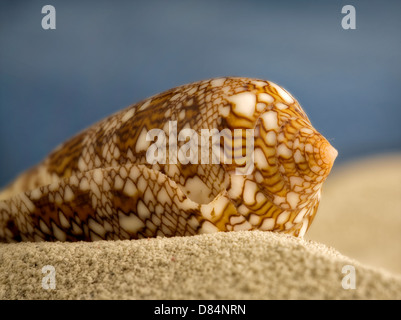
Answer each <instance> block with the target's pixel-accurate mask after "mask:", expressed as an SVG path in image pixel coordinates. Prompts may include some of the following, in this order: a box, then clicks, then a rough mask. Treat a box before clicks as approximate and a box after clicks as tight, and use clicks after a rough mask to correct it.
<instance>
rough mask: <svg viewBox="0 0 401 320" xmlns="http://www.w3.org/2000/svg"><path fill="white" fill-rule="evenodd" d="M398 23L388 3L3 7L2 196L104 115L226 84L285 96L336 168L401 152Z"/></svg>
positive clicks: (398, 12) (396, 5)
mask: <svg viewBox="0 0 401 320" xmlns="http://www.w3.org/2000/svg"><path fill="white" fill-rule="evenodd" d="M46 4H51V5H53V6H54V7H55V8H56V19H57V24H56V26H57V29H56V30H43V29H42V27H41V20H42V17H43V16H44V15H43V14H42V13H41V9H42V7H43V6H44V5H46ZM346 4H351V5H354V6H355V8H356V14H357V19H356V26H357V29H356V30H343V29H342V27H341V20H342V17H343V16H344V15H343V14H341V8H342V7H343V6H344V5H346ZM400 17H401V1H379V0H376V1H366V0H365V1H329V0H327V1H324V0H321V1H312V0H304V1H289V0H286V1H235V0H231V1H149V0H147V1H54V0H46V1H4V0H2V1H1V2H0V186H2V185H5V184H6V183H7V182H9V181H10V180H11V179H12V178H13V177H15V176H16V175H17V174H18V173H19V172H21V171H22V170H24V169H27V168H28V167H29V166H32V165H34V164H35V163H37V162H39V161H40V160H41V159H42V158H44V157H45V156H46V155H47V154H48V153H49V152H50V151H51V150H52V149H53V148H54V147H56V146H57V145H58V144H60V143H61V142H63V141H65V140H66V139H67V138H69V137H71V136H72V135H74V134H76V133H78V131H80V130H82V129H84V128H85V127H87V126H89V125H91V124H92V123H94V122H96V121H98V120H100V119H102V118H103V117H105V116H107V115H109V114H111V113H114V112H116V111H118V110H119V109H121V108H123V107H125V106H127V105H129V104H131V103H133V102H136V101H139V100H141V99H143V98H146V97H148V96H150V95H153V94H155V93H158V92H162V91H164V90H166V89H169V88H171V87H175V86H177V85H181V84H185V83H188V82H193V81H197V80H201V79H206V78H211V77H216V76H248V77H256V78H262V79H268V80H271V81H273V82H276V83H278V84H280V85H282V86H284V87H285V88H286V89H287V90H288V91H289V92H291V93H292V94H293V95H294V96H295V97H296V98H297V99H298V100H299V102H300V103H301V105H302V106H303V108H304V109H305V111H306V112H307V113H308V115H309V117H310V119H311V121H312V124H313V125H314V126H315V127H316V128H317V129H318V130H319V131H320V132H321V133H322V134H323V135H324V136H325V137H326V138H328V139H329V141H331V143H332V144H333V145H334V146H335V147H336V148H337V149H338V151H339V157H338V162H341V161H345V160H349V159H352V158H354V157H359V156H366V155H370V154H376V153H381V152H387V151H394V150H401V126H400V120H401V106H400V101H401V67H400V61H401V59H400V58H401V36H400V31H401V19H400Z"/></svg>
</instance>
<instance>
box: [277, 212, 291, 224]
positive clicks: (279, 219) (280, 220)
mask: <svg viewBox="0 0 401 320" xmlns="http://www.w3.org/2000/svg"><path fill="white" fill-rule="evenodd" d="M289 216H290V212H289V211H284V212H282V213H280V215H279V216H278V217H277V224H283V223H285V222H286V221H287V220H288V218H289Z"/></svg>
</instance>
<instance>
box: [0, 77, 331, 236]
mask: <svg viewBox="0 0 401 320" xmlns="http://www.w3.org/2000/svg"><path fill="white" fill-rule="evenodd" d="M214 138H215V139H214ZM213 139H214V140H213ZM163 143H165V144H163ZM336 156H337V151H336V150H335V149H334V148H333V147H332V146H331V145H330V143H329V142H328V141H327V140H326V139H325V138H324V137H323V136H322V135H321V134H319V133H318V132H317V131H316V130H315V129H314V128H313V127H312V125H311V123H310V121H309V119H308V117H307V116H306V114H305V112H304V111H303V110H302V108H301V106H300V105H299V104H298V102H297V101H296V100H295V99H294V98H293V97H292V96H291V95H290V94H289V93H288V92H287V91H285V90H284V89H283V88H281V87H280V86H278V85H276V84H274V83H273V82H270V81H264V80H256V79H248V78H218V79H211V80H206V81H200V82H195V83H192V84H188V85H184V86H180V87H177V88H174V89H171V90H168V91H166V92H163V93H161V94H158V95H155V96H153V97H150V98H148V99H146V100H144V101H141V102H139V103H137V104H134V105H132V106H130V107H128V108H126V109H125V110H122V111H120V112H118V113H116V114H114V115H112V116H110V117H108V118H106V119H105V120H103V121H101V122H99V123H97V124H95V125H93V126H91V127H90V128H88V129H87V130H85V131H83V132H81V133H80V134H78V135H77V136H75V137H73V138H72V139H70V140H69V141H67V142H66V143H64V144H62V145H61V146H59V147H58V148H56V149H55V150H54V151H53V152H52V153H51V154H50V155H49V156H48V157H47V158H45V159H44V160H43V161H42V162H41V163H39V164H38V165H36V166H35V167H33V168H31V169H30V170H28V171H26V172H25V173H23V174H21V175H20V176H19V177H18V178H17V179H16V180H15V181H14V182H13V183H11V184H10V185H9V186H8V187H7V188H5V189H4V190H3V191H2V192H1V193H0V241H2V242H13V241H43V240H45V241H79V240H84V241H94V240H100V239H106V240H108V239H110V240H111V239H140V238H146V237H155V236H166V237H171V236H187V235H195V234H200V233H210V232H216V231H238V230H255V229H259V230H265V231H274V232H284V233H288V234H292V235H294V236H303V235H304V234H305V232H306V231H307V229H308V228H309V226H310V224H311V222H312V220H313V218H314V216H315V214H316V211H317V208H318V205H319V200H320V195H321V187H322V184H323V182H324V180H325V179H326V178H327V176H328V174H329V172H330V170H331V167H332V165H333V162H334V160H335V158H336Z"/></svg>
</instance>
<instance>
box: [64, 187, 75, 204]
mask: <svg viewBox="0 0 401 320" xmlns="http://www.w3.org/2000/svg"><path fill="white" fill-rule="evenodd" d="M63 198H64V201H67V202H70V201H72V200H73V199H74V193H73V192H72V190H71V188H70V187H69V186H68V185H67V186H66V187H65V189H64V197H63Z"/></svg>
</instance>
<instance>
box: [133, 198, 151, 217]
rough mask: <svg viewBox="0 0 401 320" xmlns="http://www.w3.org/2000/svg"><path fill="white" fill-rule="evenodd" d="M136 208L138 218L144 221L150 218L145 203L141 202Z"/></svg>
mask: <svg viewBox="0 0 401 320" xmlns="http://www.w3.org/2000/svg"><path fill="white" fill-rule="evenodd" d="M136 208H137V211H138V216H139V217H140V218H141V219H142V220H145V219H147V218H149V217H150V211H149V209H148V208H147V206H146V205H145V204H144V203H143V201H141V200H139V201H138V204H137V206H136Z"/></svg>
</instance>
